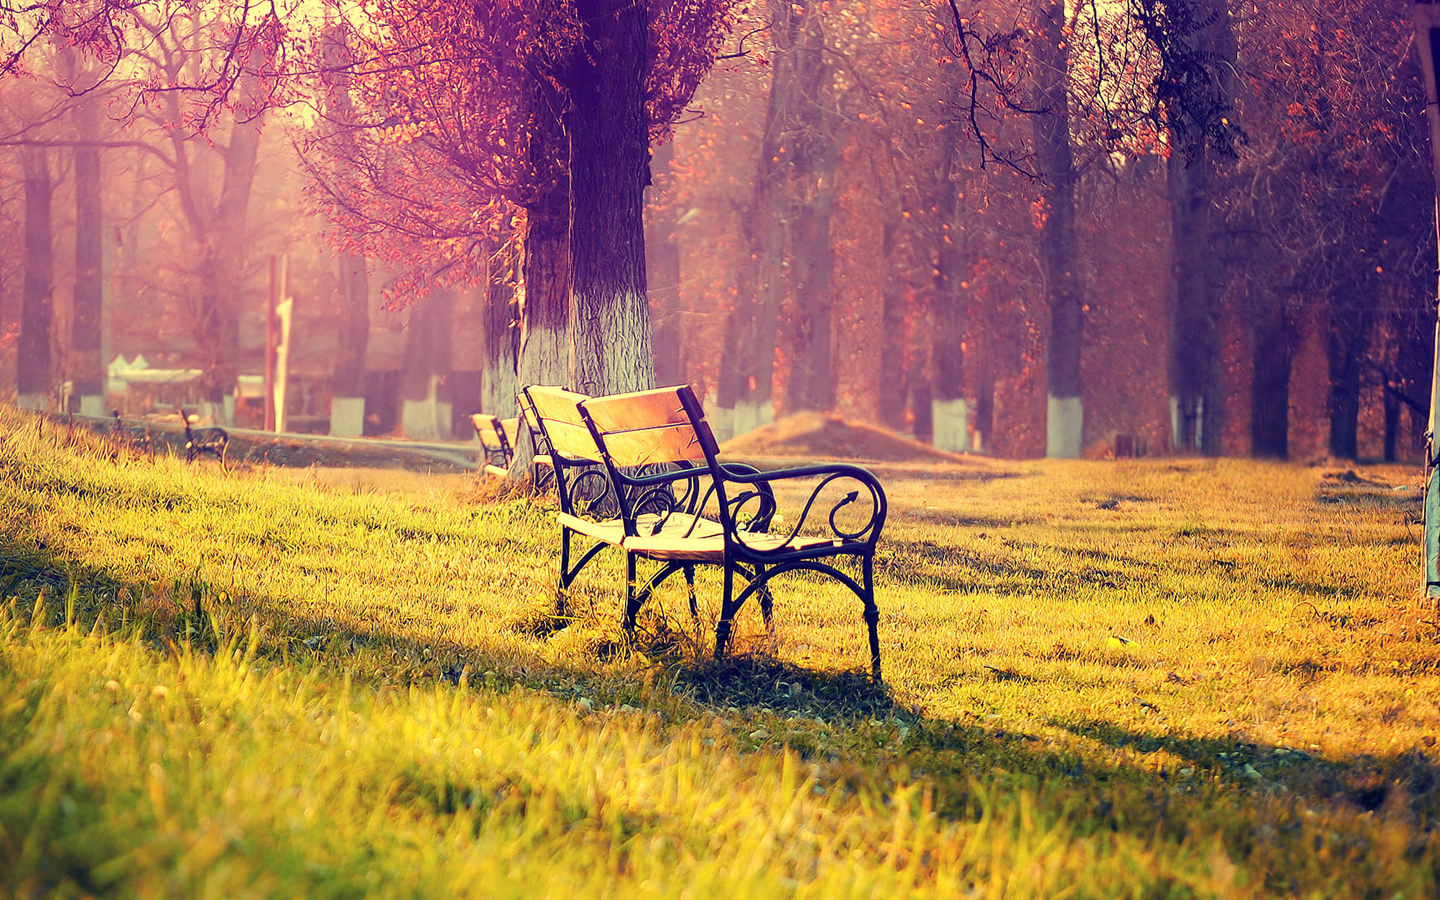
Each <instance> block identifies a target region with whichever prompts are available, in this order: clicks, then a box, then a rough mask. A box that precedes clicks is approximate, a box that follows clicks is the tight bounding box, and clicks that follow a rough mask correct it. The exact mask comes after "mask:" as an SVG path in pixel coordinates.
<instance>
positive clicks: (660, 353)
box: [645, 142, 686, 385]
mask: <svg viewBox="0 0 1440 900" xmlns="http://www.w3.org/2000/svg"><path fill="white" fill-rule="evenodd" d="M674 156H675V144H674V142H669V143H665V144H662V145H660V146H659V147H656V148H655V150H654V152H653V153H652V155H651V157H650V179H651V184H650V190H649V192H648V197H647V202H648V204H649V208H650V214H649V221H648V224H647V226H646V229H645V265H646V273H645V282H646V285H647V286H648V288H649V294H650V316H651V318H652V320H653V321H654V323H655V383H656V384H660V385H671V384H682V383H684V382H685V381H686V377H685V366H684V354H683V352H682V347H681V345H682V338H683V336H684V333H685V330H684V327H683V322H684V314H685V313H684V310H683V309H682V308H681V299H680V240H679V236H678V235H677V234H676V233H675V230H676V227H677V225H676V221H677V219H678V217H677V216H676V214H675V213H676V209H675V201H674V190H673V180H672V176H671V173H670V165H671V161H672V160H673V159H674Z"/></svg>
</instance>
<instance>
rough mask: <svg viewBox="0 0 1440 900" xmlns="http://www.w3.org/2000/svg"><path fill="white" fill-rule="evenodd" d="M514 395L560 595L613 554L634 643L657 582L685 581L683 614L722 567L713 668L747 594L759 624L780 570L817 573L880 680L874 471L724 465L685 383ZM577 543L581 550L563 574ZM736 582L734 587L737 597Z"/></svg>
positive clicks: (879, 505) (878, 506)
mask: <svg viewBox="0 0 1440 900" xmlns="http://www.w3.org/2000/svg"><path fill="white" fill-rule="evenodd" d="M522 395H523V396H524V398H525V402H526V403H527V404H528V406H529V407H530V408H531V409H533V410H534V412H535V418H534V422H535V427H536V428H538V429H539V431H540V432H541V433H542V435H543V438H544V440H545V441H546V443H547V444H548V446H549V448H550V451H551V459H552V464H553V466H554V472H555V484H556V493H557V495H558V497H559V501H560V514H559V521H560V532H561V544H560V588H561V590H562V592H563V591H564V590H565V589H566V588H568V587H569V586H570V584H571V583H572V582H573V581H574V579H575V577H576V576H577V575H578V574H579V572H580V570H581V569H582V568H583V567H584V566H585V564H586V563H588V562H589V561H590V560H591V559H593V558H594V557H595V556H596V555H597V554H598V553H599V552H600V551H601V550H603V549H605V548H606V547H618V548H620V549H621V550H622V551H623V552H624V554H625V569H626V584H625V610H624V615H623V621H622V624H623V625H624V627H625V630H626V631H627V633H632V634H633V632H634V628H635V619H636V616H637V614H638V612H639V610H640V608H641V606H642V605H643V604H644V602H645V600H646V599H647V598H648V597H649V595H650V594H651V592H653V591H654V589H655V588H656V587H658V586H659V584H660V583H661V582H663V581H664V580H665V579H667V578H668V577H670V576H671V575H673V574H675V573H676V572H682V573H684V575H685V578H686V581H687V583H688V585H689V589H690V609H691V613H692V615H693V614H694V613H695V587H694V585H695V576H694V572H695V566H697V565H702V564H703V565H717V566H720V567H721V572H722V577H723V582H724V589H723V594H722V598H721V606H720V617H719V620H718V622H717V623H716V626H715V656H716V658H717V659H718V658H720V657H721V656H723V655H724V653H725V650H726V647H727V645H728V643H729V641H730V636H731V631H732V629H733V622H734V618H735V615H736V613H737V612H739V610H740V608H741V607H742V606H743V605H744V604H745V601H746V600H748V599H750V597H752V596H757V597H758V599H759V600H760V605H761V612H762V614H763V615H764V618H765V622H766V624H767V626H769V625H771V624H772V620H771V598H770V591H769V583H770V582H771V580H772V579H774V578H775V577H776V576H778V575H782V574H785V573H787V572H794V571H810V572H818V573H821V574H823V575H827V576H829V577H831V578H833V579H834V580H836V581H838V582H840V583H841V584H843V585H844V586H845V587H846V588H848V589H849V590H850V591H851V592H853V593H854V594H855V596H856V597H857V598H859V600H860V602H861V604H862V606H863V613H862V617H863V619H864V622H865V624H866V627H867V629H868V631H869V644H870V665H871V671H872V673H873V676H874V679H875V681H876V682H879V681H880V641H879V636H878V625H879V619H880V613H879V610H878V608H877V607H876V605H875V577H874V573H875V550H876V546H877V544H878V543H879V540H880V532H881V529H882V528H883V527H884V524H885V513H886V499H885V491H884V489H883V488H882V487H881V485H880V482H879V480H878V479H876V478H875V476H874V475H872V474H871V473H869V472H868V471H866V470H865V469H862V468H860V467H858V466H851V465H844V464H823V465H813V466H803V467H799V468H792V469H783V470H778V471H770V472H761V471H759V470H757V469H755V468H754V467H753V466H747V465H739V464H722V463H721V462H720V461H719V448H718V447H717V445H716V442H715V437H714V435H713V434H712V432H711V430H710V425H709V423H708V422H707V421H706V420H705V413H704V410H703V409H702V408H701V406H700V403H699V401H698V400H697V399H696V397H695V395H694V393H693V392H692V391H691V390H690V388H689V387H674V388H662V389H659V390H653V391H640V392H637V393H630V394H616V395H611V396H605V397H588V396H586V395H584V394H577V393H574V392H571V391H566V390H563V389H561V388H555V387H539V386H532V387H528V388H526V389H525V390H524V391H523V392H522ZM797 480H801V481H808V482H813V485H810V490H809V493H808V495H807V496H806V497H805V499H804V500H803V501H801V502H799V503H798V504H796V506H798V508H799V512H798V514H796V515H794V516H793V517H786V518H784V519H782V518H781V517H780V516H779V515H778V512H779V507H778V503H777V498H776V495H775V486H776V485H777V484H784V483H787V482H794V481H797ZM802 493H803V486H802ZM827 506H828V508H827ZM782 523H783V525H782ZM576 538H584V539H586V540H588V541H592V542H593V545H592V546H590V547H589V549H587V550H586V551H585V552H584V553H583V554H581V555H580V557H579V559H578V561H577V562H575V563H574V564H573V565H572V563H571V557H572V552H573V548H572V542H573V541H574V540H575V539H576ZM842 557H843V558H849V559H851V560H852V561H853V562H854V564H855V565H856V566H857V568H858V569H859V572H858V575H859V577H858V578H855V577H852V576H851V575H849V574H846V573H845V572H844V571H842V570H840V569H838V568H836V567H835V566H834V565H833V564H832V563H834V562H836V561H838V560H839V558H842ZM640 559H645V560H651V561H654V562H658V563H660V564H661V567H660V569H659V570H658V571H657V572H656V573H655V574H654V575H653V576H651V578H650V579H649V580H648V581H647V582H646V583H645V584H644V586H643V587H639V586H638V585H637V580H636V567H637V561H638V560H640ZM736 576H739V577H740V578H741V579H743V580H744V582H745V584H744V587H743V588H741V589H740V590H739V591H738V592H737V591H736V586H735V579H736ZM562 596H563V595H562Z"/></svg>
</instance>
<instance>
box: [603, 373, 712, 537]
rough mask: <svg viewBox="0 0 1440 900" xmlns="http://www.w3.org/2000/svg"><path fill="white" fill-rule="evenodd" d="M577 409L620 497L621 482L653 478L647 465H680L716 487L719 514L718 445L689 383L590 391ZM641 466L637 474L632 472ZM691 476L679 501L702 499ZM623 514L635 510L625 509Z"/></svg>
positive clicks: (623, 492)
mask: <svg viewBox="0 0 1440 900" xmlns="http://www.w3.org/2000/svg"><path fill="white" fill-rule="evenodd" d="M580 413H581V416H582V417H583V418H584V420H585V422H586V424H587V425H588V426H589V429H590V433H591V435H592V441H593V443H595V444H596V446H597V447H599V449H600V453H601V455H602V457H603V458H604V460H605V464H606V467H607V468H608V469H609V471H610V476H611V478H612V479H613V480H614V481H615V483H616V487H617V489H619V490H618V493H619V495H620V497H621V498H622V503H624V502H625V501H626V498H627V497H628V496H629V493H630V492H628V491H626V490H624V488H635V487H642V486H644V485H645V484H647V483H651V479H650V478H647V475H646V473H645V470H649V472H650V473H653V472H654V471H655V470H656V469H658V468H662V467H671V468H673V467H679V468H680V469H681V470H684V471H690V472H694V474H696V475H699V474H702V473H706V470H707V469H708V470H709V472H708V474H709V476H710V477H709V478H707V479H705V483H706V484H707V485H710V486H711V488H710V489H713V490H714V491H715V494H716V498H717V500H718V501H719V505H720V507H719V508H720V510H721V515H722V520H723V518H724V510H725V493H724V485H723V483H722V482H723V478H720V477H716V476H717V475H718V473H719V472H720V464H719V462H718V460H717V455H718V449H717V447H716V444H715V436H714V435H713V434H712V433H711V431H710V425H709V423H708V422H706V421H705V412H704V410H703V409H702V408H701V406H700V401H699V400H697V399H696V398H695V393H694V391H692V390H691V389H690V387H689V386H688V385H681V386H679V387H668V388H658V389H656V390H651V391H636V392H634V393H629V394H611V395H608V396H605V397H591V398H589V399H587V400H584V401H582V402H581V403H580ZM636 470H640V473H641V474H638V475H637V474H634V473H635V472H636ZM699 486H700V485H699V483H698V482H694V481H693V477H692V485H691V487H690V488H689V490H688V491H687V492H686V494H685V495H684V496H683V497H682V498H680V501H681V505H684V506H686V507H687V508H690V507H698V506H703V505H704V500H703V499H702V498H700V497H699V496H698V495H697V494H696V491H697V489H698V487H699ZM625 514H626V516H627V517H629V516H631V515H633V511H631V510H626V512H625Z"/></svg>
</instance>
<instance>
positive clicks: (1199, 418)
mask: <svg viewBox="0 0 1440 900" xmlns="http://www.w3.org/2000/svg"><path fill="white" fill-rule="evenodd" d="M1180 416H1181V413H1180V398H1179V397H1176V396H1174V395H1173V394H1172V395H1171V396H1170V446H1172V447H1174V448H1175V449H1176V450H1178V451H1180V452H1181V453H1186V452H1189V451H1192V450H1193V451H1196V452H1198V451H1199V450H1200V448H1201V447H1203V446H1205V443H1204V438H1205V434H1204V432H1205V401H1204V399H1200V400H1197V401H1195V443H1194V444H1193V445H1192V446H1188V447H1187V446H1184V445H1183V444H1182V443H1181V439H1180V424H1181V422H1180Z"/></svg>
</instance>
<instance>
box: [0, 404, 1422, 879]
mask: <svg viewBox="0 0 1440 900" xmlns="http://www.w3.org/2000/svg"><path fill="white" fill-rule="evenodd" d="M112 457H114V458H113V459H112ZM1357 472H1358V475H1359V479H1358V480H1354V479H1345V478H1334V477H1331V478H1327V477H1325V476H1326V475H1327V474H1328V475H1336V474H1342V473H1339V472H1337V471H1335V470H1326V469H1312V468H1301V467H1294V466H1282V465H1275V464H1261V463H1252V462H1245V461H1139V462H1126V463H1112V462H1073V463H1059V462H1045V463H998V462H996V463H989V462H976V463H972V464H962V465H953V466H952V465H947V466H942V467H934V468H924V467H908V468H906V467H889V468H887V469H885V470H884V475H883V477H884V480H885V483H886V486H887V490H888V493H889V497H890V501H891V516H890V521H889V523H888V525H887V528H886V534H885V539H884V541H883V543H882V554H881V560H880V567H879V571H880V577H879V601H880V605H881V611H882V619H881V623H880V634H881V643H882V652H883V654H884V660H885V666H886V676H887V682H888V685H887V689H886V690H885V691H876V690H873V689H871V688H870V687H868V686H867V685H866V683H865V680H864V678H863V677H862V676H861V675H859V672H860V670H861V669H862V668H863V666H864V663H865V661H866V659H865V657H866V653H865V650H864V639H863V634H864V631H863V624H862V623H861V620H860V615H859V608H858V606H859V605H858V603H857V602H856V601H855V600H854V599H853V598H852V597H850V596H849V595H848V594H847V593H845V592H844V591H843V590H837V589H836V588H835V587H834V586H833V584H832V583H829V582H826V581H824V580H823V579H822V580H811V579H808V578H806V577H803V576H797V577H795V578H793V579H792V580H790V581H783V582H781V583H780V586H779V588H778V589H777V602H776V613H777V626H776V631H775V635H774V636H773V638H772V637H770V636H767V634H766V633H765V631H764V629H763V627H762V625H761V623H760V622H759V616H758V613H757V612H756V611H755V610H753V609H747V610H746V611H745V612H743V613H742V623H741V625H742V628H741V632H740V637H739V641H738V645H739V646H738V649H739V650H740V651H741V655H740V659H739V660H738V661H736V662H733V663H731V664H728V665H714V664H712V663H710V662H709V661H708V658H707V657H708V646H709V635H708V629H709V627H710V625H711V624H712V623H713V620H714V615H715V605H716V603H715V595H716V592H717V585H716V581H715V579H714V577H713V575H708V574H707V575H706V577H704V578H702V581H701V592H702V612H701V622H700V623H699V624H698V625H694V624H692V623H691V622H690V621H689V617H688V613H687V612H686V611H685V603H684V598H683V595H682V593H681V592H680V591H678V590H676V589H674V588H671V589H668V590H662V591H661V592H660V594H659V595H658V596H657V597H656V598H655V600H654V601H652V603H651V604H650V605H649V606H647V609H646V611H645V612H644V614H643V615H642V623H641V624H642V629H641V630H642V635H641V639H640V641H639V644H638V646H637V647H636V648H635V649H634V650H633V651H631V650H628V649H627V647H626V646H625V643H624V641H623V640H622V637H621V635H620V632H619V629H618V624H617V623H618V617H619V585H620V581H619V579H620V572H621V568H620V566H619V565H618V559H611V558H603V557H602V559H601V560H599V561H597V563H595V564H594V565H592V566H591V567H590V568H589V569H587V570H586V573H585V574H584V575H583V576H582V577H581V579H580V582H579V584H578V586H577V588H576V590H575V592H574V596H573V597H572V598H571V600H572V607H573V608H574V609H575V610H576V613H577V619H576V621H574V622H573V623H570V625H569V627H566V628H563V629H560V630H556V629H555V627H554V623H553V622H552V621H550V618H549V613H550V611H551V609H552V608H553V604H554V600H555V596H554V589H553V582H554V578H555V571H556V555H557V554H556V547H555V536H556V531H557V529H556V527H555V526H554V524H553V522H552V520H551V519H552V516H553V510H551V509H549V508H548V507H547V506H546V505H545V504H543V503H542V504H538V505H537V504H535V503H532V502H530V501H527V500H523V499H522V500H515V499H511V500H504V499H498V498H495V497H493V496H490V495H486V494H483V493H482V492H480V491H478V490H476V489H474V488H472V487H469V486H468V485H467V484H466V483H465V482H463V481H460V480H457V479H441V478H427V477H424V476H410V475H401V476H393V475H381V476H377V475H373V474H366V473H357V472H335V471H330V472H326V471H320V470H305V471H282V470H274V469H256V470H252V471H248V472H242V473H229V474H226V473H224V472H222V471H221V470H220V469H219V467H218V466H216V465H214V464H209V463H207V464H203V465H200V466H193V467H192V466H186V465H185V464H184V463H183V461H177V460H173V459H166V458H162V459H159V460H157V461H156V462H154V463H151V462H149V461H145V460H132V459H129V458H128V457H127V456H126V455H125V454H124V452H123V451H122V450H121V449H120V448H114V447H110V446H108V445H106V444H104V442H102V441H97V440H95V439H94V438H91V437H89V436H88V435H72V434H71V433H69V432H67V431H66V430H64V429H63V428H59V429H57V427H56V426H54V425H51V424H49V423H46V424H45V425H44V426H43V430H42V428H41V426H40V425H39V424H37V421H36V420H34V419H27V418H22V417H20V416H19V415H18V414H15V413H13V412H6V411H0V607H3V608H4V611H3V612H0V894H9V893H20V894H24V895H30V894H32V893H37V892H40V893H44V892H50V891H54V892H56V893H57V894H59V895H79V894H85V893H107V892H118V893H123V894H127V895H128V894H139V895H146V896H153V895H171V896H173V895H181V896H203V895H207V894H208V895H215V896H227V897H228V896H236V895H240V894H247V893H248V894H258V895H266V896H272V895H287V896H289V895H296V896H298V895H315V894H355V893H363V894H381V895H395V894H400V895H410V896H436V895H441V894H462V895H471V894H476V895H484V896H496V895H500V896H509V895H514V896H526V897H533V896H569V895H573V894H579V893H582V892H583V893H585V894H595V895H598V896H622V895H623V896H627V897H630V896H661V895H664V896H695V897H703V896H716V895H725V896H767V895H784V896H796V895H799V896H824V897H833V896H866V897H869V896H876V895H880V894H884V895H887V896H888V895H909V894H914V895H939V896H955V895H966V894H969V895H973V896H1034V897H1052V896H1062V895H1066V894H1067V893H1068V894H1069V895H1072V896H1223V897H1232V896H1233V897H1245V896H1263V895H1272V894H1285V895H1291V894H1295V895H1301V896H1314V897H1336V896H1383V897H1390V896H1400V897H1425V896H1432V895H1433V894H1434V893H1435V890H1436V885H1437V880H1436V879H1437V868H1436V860H1437V851H1440V840H1437V838H1436V834H1435V822H1436V815H1437V812H1440V779H1437V777H1436V776H1437V770H1436V766H1435V763H1434V753H1435V751H1434V749H1433V744H1434V741H1435V738H1436V736H1437V734H1440V705H1437V703H1436V698H1437V697H1440V690H1437V689H1440V650H1437V645H1436V626H1435V622H1434V617H1433V613H1431V612H1430V610H1429V608H1428V607H1425V606H1422V605H1421V604H1419V603H1418V602H1417V601H1416V600H1415V598H1416V596H1417V594H1418V588H1417V583H1418V568H1417V560H1416V556H1417V553H1418V536H1419V526H1418V524H1415V523H1414V522H1413V518H1414V517H1415V516H1416V515H1417V514H1418V512H1419V498H1418V482H1419V474H1418V473H1417V472H1414V471H1411V470H1408V469H1403V468H1394V467H1367V468H1362V469H1358V470H1357Z"/></svg>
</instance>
